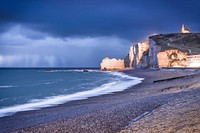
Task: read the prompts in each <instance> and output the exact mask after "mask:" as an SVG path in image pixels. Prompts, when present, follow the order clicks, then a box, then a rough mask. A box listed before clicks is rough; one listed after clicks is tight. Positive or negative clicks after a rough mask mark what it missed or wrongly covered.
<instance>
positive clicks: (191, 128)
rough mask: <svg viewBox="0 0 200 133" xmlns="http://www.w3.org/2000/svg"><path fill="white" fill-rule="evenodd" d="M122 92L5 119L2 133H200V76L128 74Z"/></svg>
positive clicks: (180, 71)
mask: <svg viewBox="0 0 200 133" xmlns="http://www.w3.org/2000/svg"><path fill="white" fill-rule="evenodd" d="M123 72H124V73H125V74H127V75H129V76H134V77H139V78H144V80H143V82H142V83H140V84H137V85H135V86H132V87H130V88H128V89H126V90H124V91H122V92H117V93H112V94H106V95H102V96H96V97H91V98H88V99H85V100H79V101H71V102H68V103H65V104H62V105H58V106H54V107H47V108H43V109H41V110H35V111H25V112H19V113H16V114H14V115H13V116H6V117H2V118H0V132H1V133H7V132H18V133H23V132H69V133H79V132H80V133H114V132H120V133H132V132H135V133H139V132H144V133H151V132H177V133H178V132H180V133H183V132H200V117H199V116H200V105H199V102H200V97H199V96H200V70H199V69H159V70H148V69H146V70H140V69H136V70H126V71H123Z"/></svg>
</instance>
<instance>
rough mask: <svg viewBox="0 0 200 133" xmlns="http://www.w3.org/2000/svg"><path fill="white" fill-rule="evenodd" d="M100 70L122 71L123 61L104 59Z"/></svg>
mask: <svg viewBox="0 0 200 133" xmlns="http://www.w3.org/2000/svg"><path fill="white" fill-rule="evenodd" d="M100 66H101V70H119V69H124V68H125V66H124V60H121V59H115V58H112V59H110V58H108V57H106V58H104V59H103V60H102V62H101V65H100Z"/></svg>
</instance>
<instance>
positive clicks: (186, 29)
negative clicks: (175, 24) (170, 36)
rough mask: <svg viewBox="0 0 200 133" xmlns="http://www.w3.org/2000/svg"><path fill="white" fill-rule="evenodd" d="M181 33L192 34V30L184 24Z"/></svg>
mask: <svg viewBox="0 0 200 133" xmlns="http://www.w3.org/2000/svg"><path fill="white" fill-rule="evenodd" d="M181 33H190V29H189V28H186V27H185V25H184V24H182V28H181Z"/></svg>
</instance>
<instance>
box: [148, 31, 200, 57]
mask: <svg viewBox="0 0 200 133" xmlns="http://www.w3.org/2000/svg"><path fill="white" fill-rule="evenodd" d="M149 38H150V39H153V40H154V41H155V42H156V43H157V44H158V45H161V51H164V50H168V49H179V50H180V51H183V52H187V53H189V54H200V33H172V34H159V35H155V36H150V37H149Z"/></svg>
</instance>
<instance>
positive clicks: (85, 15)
mask: <svg viewBox="0 0 200 133" xmlns="http://www.w3.org/2000/svg"><path fill="white" fill-rule="evenodd" d="M199 3H200V2H199V1H198V0H184V1H182V0H174V1H169V0H151V1H150V0H148V1H147V0H146V1H145V0H43V1H41V0H28V1H27V0H17V1H16V0H3V1H1V4H0V18H1V19H0V20H1V23H23V24H27V25H29V26H32V27H34V28H37V29H38V30H42V31H45V32H50V33H51V34H54V35H59V36H77V35H80V36H81V35H83V36H85V35H90V36H97V35H118V36H122V37H127V38H131V39H134V38H138V37H139V36H142V35H144V34H146V35H148V34H150V33H153V32H159V31H161V32H170V31H172V32H174V31H177V30H178V29H177V28H179V27H178V26H180V24H181V23H184V22H185V23H187V24H190V25H191V26H193V25H194V28H197V25H195V24H197V23H198V22H199V20H200V17H198V12H199ZM133 36H135V37H133Z"/></svg>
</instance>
